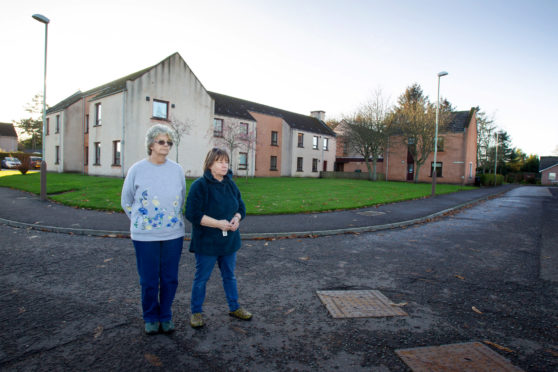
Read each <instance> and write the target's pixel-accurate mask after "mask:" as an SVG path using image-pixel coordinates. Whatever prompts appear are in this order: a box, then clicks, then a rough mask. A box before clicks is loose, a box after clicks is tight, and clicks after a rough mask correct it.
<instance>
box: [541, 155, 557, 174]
mask: <svg viewBox="0 0 558 372" xmlns="http://www.w3.org/2000/svg"><path fill="white" fill-rule="evenodd" d="M555 165H558V156H541V160H540V163H539V172H542V171H543V170H545V169H548V168H550V167H553V166H555Z"/></svg>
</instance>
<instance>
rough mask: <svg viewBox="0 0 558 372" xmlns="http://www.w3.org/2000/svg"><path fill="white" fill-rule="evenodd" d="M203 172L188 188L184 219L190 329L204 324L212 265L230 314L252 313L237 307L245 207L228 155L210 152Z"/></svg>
mask: <svg viewBox="0 0 558 372" xmlns="http://www.w3.org/2000/svg"><path fill="white" fill-rule="evenodd" d="M203 171H204V174H203V176H202V177H200V178H198V179H197V180H196V181H194V183H193V184H192V186H191V187H190V191H189V193H188V199H187V201H186V218H187V219H188V221H190V222H191V223H192V240H191V242H190V252H193V253H194V254H195V255H196V274H195V276H194V282H193V284H192V297H191V300H190V310H191V312H192V315H191V318H190V325H191V326H192V327H193V328H199V327H202V326H203V325H204V321H203V317H202V312H203V309H202V307H203V302H204V300H205V286H206V283H207V281H208V280H209V277H210V276H211V272H212V271H213V268H214V267H215V263H217V264H218V265H219V269H220V271H221V278H222V279H223V287H224V289H225V295H226V297H227V303H228V306H229V315H231V316H233V317H235V318H238V319H242V320H250V319H251V318H252V314H250V313H249V312H248V311H246V310H244V309H243V308H241V307H240V305H239V304H238V290H237V287H236V277H235V275H234V270H235V266H236V252H237V251H238V250H239V249H240V245H241V242H240V232H239V230H238V228H239V226H240V221H241V220H242V219H243V218H244V217H245V216H246V207H245V206H244V202H243V201H242V197H241V196H240V191H239V190H238V187H237V186H236V184H235V183H234V181H233V179H232V172H231V171H230V170H229V155H228V154H227V152H226V151H225V150H222V149H219V148H214V149H212V150H211V151H209V153H208V154H207V156H206V158H205V162H204V165H203Z"/></svg>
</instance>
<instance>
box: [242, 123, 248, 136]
mask: <svg viewBox="0 0 558 372" xmlns="http://www.w3.org/2000/svg"><path fill="white" fill-rule="evenodd" d="M240 135H241V136H244V137H247V136H248V123H240Z"/></svg>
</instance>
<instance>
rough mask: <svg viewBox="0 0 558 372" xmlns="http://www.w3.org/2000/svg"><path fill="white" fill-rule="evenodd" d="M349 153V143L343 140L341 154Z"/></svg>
mask: <svg viewBox="0 0 558 372" xmlns="http://www.w3.org/2000/svg"><path fill="white" fill-rule="evenodd" d="M348 153H349V143H348V142H347V141H343V155H347V154H348Z"/></svg>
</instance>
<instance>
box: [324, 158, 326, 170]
mask: <svg viewBox="0 0 558 372" xmlns="http://www.w3.org/2000/svg"><path fill="white" fill-rule="evenodd" d="M324 172H327V160H324Z"/></svg>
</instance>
